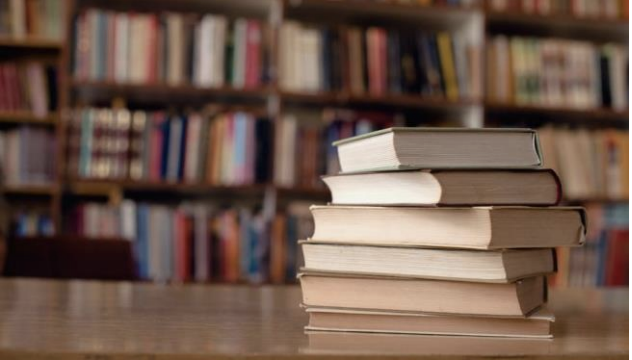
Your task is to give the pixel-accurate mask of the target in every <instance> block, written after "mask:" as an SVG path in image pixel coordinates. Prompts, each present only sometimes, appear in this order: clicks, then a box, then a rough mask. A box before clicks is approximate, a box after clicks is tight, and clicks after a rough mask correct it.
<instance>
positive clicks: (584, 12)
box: [489, 0, 628, 19]
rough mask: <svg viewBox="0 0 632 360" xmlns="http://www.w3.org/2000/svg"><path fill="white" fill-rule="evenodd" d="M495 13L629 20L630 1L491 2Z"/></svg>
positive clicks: (556, 0)
mask: <svg viewBox="0 0 632 360" xmlns="http://www.w3.org/2000/svg"><path fill="white" fill-rule="evenodd" d="M489 6H490V8H491V9H492V10H494V11H501V12H520V13H525V14H539V15H570V16H576V17H580V18H584V17H586V18H588V17H592V18H609V19H617V18H622V19H627V18H628V0H602V1H592V0H536V1H534V0H491V1H489Z"/></svg>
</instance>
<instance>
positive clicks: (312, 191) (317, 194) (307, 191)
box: [276, 186, 331, 199]
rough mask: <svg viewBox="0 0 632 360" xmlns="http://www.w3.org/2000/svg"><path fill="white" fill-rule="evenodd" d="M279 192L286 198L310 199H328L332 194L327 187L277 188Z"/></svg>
mask: <svg viewBox="0 0 632 360" xmlns="http://www.w3.org/2000/svg"><path fill="white" fill-rule="evenodd" d="M276 189H277V191H278V192H279V194H280V195H281V196H286V197H294V196H304V197H309V198H319V199H321V198H327V199H329V198H330V197H331V193H330V192H329V190H328V189H327V188H326V187H323V188H317V187H304V186H296V187H291V186H276Z"/></svg>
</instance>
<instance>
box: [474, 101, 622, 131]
mask: <svg viewBox="0 0 632 360" xmlns="http://www.w3.org/2000/svg"><path fill="white" fill-rule="evenodd" d="M485 112H486V113H487V115H488V116H494V117H502V116H503V115H511V117H513V118H514V119H515V117H516V116H524V117H537V118H539V119H542V117H551V118H554V119H552V120H555V121H560V122H584V123H591V122H592V123H595V124H598V122H602V121H603V122H609V123H617V124H621V125H627V124H628V123H629V112H628V110H627V109H626V110H623V111H621V110H613V109H608V108H596V109H578V108H570V107H558V106H550V107H549V106H535V105H512V104H501V103H491V102H487V103H486V104H485ZM490 120H497V119H490ZM500 120H502V119H500Z"/></svg>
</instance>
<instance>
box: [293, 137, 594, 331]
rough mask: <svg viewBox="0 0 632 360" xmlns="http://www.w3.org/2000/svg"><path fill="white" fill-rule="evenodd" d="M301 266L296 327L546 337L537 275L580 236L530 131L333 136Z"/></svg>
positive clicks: (578, 215) (581, 226)
mask: <svg viewBox="0 0 632 360" xmlns="http://www.w3.org/2000/svg"><path fill="white" fill-rule="evenodd" d="M334 145H336V146H337V147H338V155H339V159H340V166H341V170H342V174H341V175H337V176H329V177H326V178H325V179H324V181H325V183H327V186H328V187H329V189H330V190H331V192H332V200H333V201H332V204H331V205H328V206H312V208H311V211H312V215H313V217H314V223H315V230H314V234H313V236H312V238H311V239H309V240H308V241H302V242H301V244H302V250H303V254H304V257H305V268H304V269H303V271H302V273H301V274H300V275H299V279H300V282H301V287H302V291H303V305H304V306H305V307H306V308H307V312H308V313H309V315H310V321H309V325H308V326H307V329H308V330H321V331H322V330H328V331H361V332H386V333H413V334H417V333H418V334H451V335H476V336H505V337H551V332H550V323H551V322H552V321H553V319H554V318H553V316H552V314H551V313H550V312H549V311H548V310H547V309H546V307H545V304H546V300H547V283H546V278H545V275H546V274H549V273H552V272H554V271H555V252H554V250H553V248H555V247H558V246H577V245H581V244H582V243H583V242H584V239H585V222H584V218H585V215H584V211H583V209H581V208H568V207H554V205H556V204H557V203H558V201H559V200H560V196H561V190H560V188H561V187H560V184H559V180H558V178H557V176H556V175H555V173H554V172H553V171H552V170H549V169H541V168H540V167H541V163H542V158H541V155H540V150H539V145H538V139H537V134H536V132H535V131H533V130H528V129H445V128H435V129H422V128H391V129H385V130H381V131H376V132H373V133H370V134H368V135H364V136H358V137H353V138H350V139H346V140H342V141H339V142H337V143H335V144H334Z"/></svg>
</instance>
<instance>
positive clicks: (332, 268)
mask: <svg viewBox="0 0 632 360" xmlns="http://www.w3.org/2000/svg"><path fill="white" fill-rule="evenodd" d="M299 243H300V244H301V248H302V250H303V255H304V258H305V271H316V272H332V273H346V274H359V275H386V276H409V277H417V278H426V279H444V280H460V281H476V282H499V283H507V282H513V281H516V280H519V279H523V278H527V277H531V276H535V275H543V274H548V273H551V272H553V271H555V255H554V252H553V250H551V249H525V250H498V251H478V250H454V249H428V248H411V247H393V246H371V245H368V246H366V245H346V244H337V243H321V242H317V241H313V240H310V241H300V242H299ZM273 250H274V249H273Z"/></svg>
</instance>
